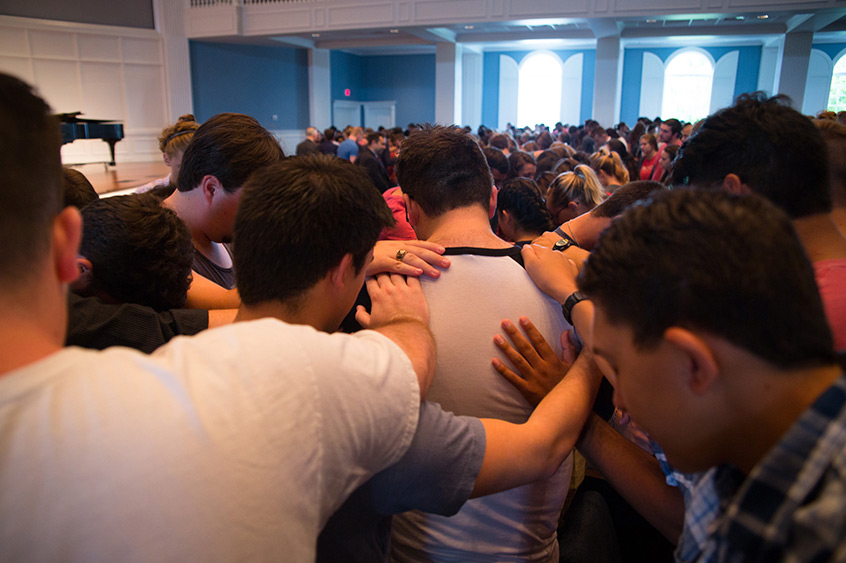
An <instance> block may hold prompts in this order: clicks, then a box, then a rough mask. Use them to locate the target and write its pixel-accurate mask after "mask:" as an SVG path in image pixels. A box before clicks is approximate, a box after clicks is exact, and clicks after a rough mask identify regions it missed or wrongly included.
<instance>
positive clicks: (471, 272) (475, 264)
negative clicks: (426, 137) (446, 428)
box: [391, 249, 572, 562]
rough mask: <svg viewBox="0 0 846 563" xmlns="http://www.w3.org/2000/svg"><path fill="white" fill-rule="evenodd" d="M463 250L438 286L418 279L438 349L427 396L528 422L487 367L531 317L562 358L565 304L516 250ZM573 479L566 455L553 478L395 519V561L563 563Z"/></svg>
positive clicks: (513, 395)
mask: <svg viewBox="0 0 846 563" xmlns="http://www.w3.org/2000/svg"><path fill="white" fill-rule="evenodd" d="M452 251H453V250H452V249H448V253H449V252H452ZM463 252H464V253H463V254H460V255H454V254H451V255H450V260H451V261H452V265H451V266H450V267H449V269H448V270H444V271H443V272H441V276H440V278H439V279H438V280H437V281H434V280H428V279H421V285H422V287H423V293H424V294H425V295H426V301H427V302H428V304H429V318H430V326H431V328H432V334H434V336H435V344H436V346H437V348H438V358H437V365H436V370H435V378H434V380H433V381H432V385H431V387H430V389H429V394H428V397H427V398H428V399H429V400H431V401H433V402H436V403H439V404H440V405H441V406H442V407H443V408H444V410H446V411H450V412H453V413H455V414H457V415H466V416H475V417H481V418H498V419H501V420H506V421H509V422H512V423H515V424H520V423H523V422H525V421H526V420H527V419H528V418H529V416H530V415H531V413H532V406H531V405H529V403H527V402H526V400H525V399H524V398H523V396H522V395H521V394H520V392H519V391H517V389H516V388H515V387H514V386H513V385H511V384H510V383H509V382H508V381H507V380H506V379H504V378H503V377H502V376H501V375H499V374H498V373H497V372H496V370H495V369H494V368H493V366H491V358H494V357H500V358H501V357H502V355H501V352H499V350H498V349H497V347H496V346H495V345H494V343H493V337H494V335H495V334H497V333H502V329H501V328H500V323H501V322H502V320H503V319H506V318H507V319H511V321H513V322H515V323H516V322H517V319H518V318H519V317H520V316H521V315H525V316H527V317H529V319H531V321H532V322H533V323H534V324H535V326H536V327H537V328H538V330H539V331H540V332H541V334H543V335H544V337H545V338H546V340H547V341H548V342H549V343H550V345H551V346H552V347H553V349H554V350H555V351H556V354H558V355H559V357H560V355H561V343H560V342H561V338H560V337H561V333H562V332H563V331H565V330H568V329H570V328H571V327H570V325H568V324H567V322H566V321H565V320H564V316H563V315H562V314H561V306H560V305H559V304H558V303H557V302H556V301H555V300H553V299H551V298H549V297H548V296H546V295H544V294H543V293H541V291H540V290H539V289H538V288H537V286H535V284H534V283H533V282H532V280H531V278H530V277H529V275H528V274H527V273H526V271H525V270H524V269H523V268H522V267H521V266H520V265H519V264H518V263H517V262H515V261H514V260H513V259H512V258H510V257H509V256H507V255H506V254H509V253H510V254H516V255H519V253H520V251H519V249H516V250H514V249H507V250H504V251H480V250H479V249H466V250H465V251H463ZM481 252H485V253H487V254H494V255H493V256H491V255H482V254H481ZM571 473H572V460H571V459H570V457H569V456H568V458H567V459H566V460H565V461H564V463H563V464H562V465H561V467H560V468H559V469H558V471H557V472H556V473H555V475H553V476H552V477H551V478H549V479H541V480H538V481H536V482H535V483H531V484H529V485H524V486H522V487H517V488H514V489H511V490H508V491H504V492H501V493H497V494H494V495H489V496H486V497H482V498H477V499H472V500H470V501H468V502H467V503H465V504H464V506H463V507H462V508H461V510H460V511H459V512H458V514H456V515H455V516H451V517H444V516H438V515H434V514H426V513H423V512H418V511H412V512H406V513H404V514H402V515H401V516H398V517H395V518H394V523H393V534H392V540H391V543H392V558H393V559H394V560H395V561H400V562H409V561H520V562H525V561H551V560H555V561H557V560H558V543H557V541H556V528H557V524H558V516H559V515H560V513H561V508H562V507H563V505H564V499H565V498H566V495H567V490H568V487H569V482H570V475H571Z"/></svg>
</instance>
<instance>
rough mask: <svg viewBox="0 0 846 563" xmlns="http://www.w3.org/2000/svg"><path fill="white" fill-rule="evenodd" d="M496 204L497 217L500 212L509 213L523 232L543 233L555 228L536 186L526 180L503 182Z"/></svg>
mask: <svg viewBox="0 0 846 563" xmlns="http://www.w3.org/2000/svg"><path fill="white" fill-rule="evenodd" d="M496 202H497V203H496V213H497V217H499V215H500V213H501V212H502V211H509V212H510V213H511V215H512V217H514V219H515V220H516V221H517V223H518V224H519V225H520V227H521V228H522V229H523V230H524V231H527V232H530V233H543V232H546V231H551V230H552V229H553V228H555V225H553V224H552V215H550V214H549V210H548V209H547V208H546V203H544V201H543V198H542V197H541V196H540V192H539V190H538V186H537V184H535V182H534V181H532V180H530V179H528V178H515V179H513V180H508V181H507V182H505V184H503V186H502V189H501V190H499V193H498V194H497V198H496Z"/></svg>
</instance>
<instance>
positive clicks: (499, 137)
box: [491, 133, 508, 150]
mask: <svg viewBox="0 0 846 563" xmlns="http://www.w3.org/2000/svg"><path fill="white" fill-rule="evenodd" d="M491 146H492V147H493V148H495V149H499V150H503V149H507V148H508V136H506V135H504V134H502V133H494V134H493V135H492V136H491Z"/></svg>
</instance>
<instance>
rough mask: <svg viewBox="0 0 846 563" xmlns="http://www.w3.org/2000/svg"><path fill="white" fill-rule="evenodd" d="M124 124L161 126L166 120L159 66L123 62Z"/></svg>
mask: <svg viewBox="0 0 846 563" xmlns="http://www.w3.org/2000/svg"><path fill="white" fill-rule="evenodd" d="M123 75H124V80H125V82H126V126H127V127H132V128H140V129H143V128H156V127H158V128H161V127H162V124H163V123H165V122H166V119H167V117H166V112H165V99H164V84H163V82H162V78H163V77H162V72H161V68H157V67H154V66H148V65H135V64H125V65H124V67H123Z"/></svg>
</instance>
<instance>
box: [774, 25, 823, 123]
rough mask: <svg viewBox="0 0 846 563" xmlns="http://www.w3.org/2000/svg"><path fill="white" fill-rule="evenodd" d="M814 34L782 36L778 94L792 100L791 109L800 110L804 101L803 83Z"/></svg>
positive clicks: (809, 32) (806, 78)
mask: <svg viewBox="0 0 846 563" xmlns="http://www.w3.org/2000/svg"><path fill="white" fill-rule="evenodd" d="M813 41H814V34H813V32H811V31H799V32H793V33H788V34H787V35H785V36H784V47H783V48H782V55H781V65H780V66H781V68H780V72H779V74H778V78H777V79H776V80H777V81H778V93H779V94H787V95H788V96H790V98H791V99H792V100H793V107H794V108H795V109H797V110H799V111H801V110H802V101H803V100H804V99H805V82H807V80H808V64H809V61H810V58H811V45H812V44H813Z"/></svg>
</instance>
